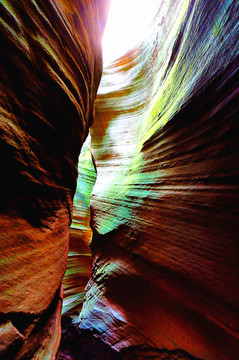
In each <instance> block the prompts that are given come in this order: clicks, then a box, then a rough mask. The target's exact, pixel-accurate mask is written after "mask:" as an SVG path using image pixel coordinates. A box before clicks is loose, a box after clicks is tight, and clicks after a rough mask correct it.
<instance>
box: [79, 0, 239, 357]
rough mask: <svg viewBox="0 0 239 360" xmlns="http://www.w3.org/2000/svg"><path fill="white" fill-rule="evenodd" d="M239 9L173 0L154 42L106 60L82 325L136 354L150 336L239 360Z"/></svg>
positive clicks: (165, 4)
mask: <svg viewBox="0 0 239 360" xmlns="http://www.w3.org/2000/svg"><path fill="white" fill-rule="evenodd" d="M238 14H239V7H238V2H236V1H231V0H229V1H209V0H208V1H194V0H189V1H181V0H177V1H173V0H172V1H170V0H169V1H159V12H158V14H157V15H156V17H155V20H154V22H153V24H152V26H151V27H150V28H149V29H148V33H147V34H145V40H144V41H143V42H142V44H141V45H140V46H139V47H138V48H136V49H134V50H132V51H131V52H129V53H128V54H126V55H125V56H124V57H123V58H121V59H119V60H117V61H115V63H113V64H112V65H111V66H109V67H108V68H106V69H105V71H104V76H103V78H102V85H101V88H100V92H99V95H98V99H97V104H96V120H95V122H94V125H93V127H92V130H91V136H92V150H93V155H94V158H95V162H96V167H97V181H96V185H95V187H94V190H93V195H92V199H91V205H92V228H93V239H92V241H91V248H92V254H93V268H92V276H91V279H90V281H89V282H88V285H87V287H86V296H85V302H84V306H83V310H82V313H81V315H80V318H79V329H80V331H81V332H84V331H90V332H91V334H93V336H95V338H97V339H100V340H102V341H103V342H104V343H105V344H107V345H108V346H110V347H111V348H112V349H114V350H116V351H120V350H122V349H125V348H127V347H128V346H134V347H135V349H136V352H135V353H134V352H133V351H132V353H131V355H132V356H131V357H130V355H129V356H128V357H127V356H126V357H125V358H134V359H143V358H148V357H147V351H146V352H145V354H146V355H145V357H144V355H143V354H144V352H143V350H142V351H141V352H140V351H139V352H138V353H137V349H138V348H137V346H141V345H142V344H147V346H149V347H152V348H154V349H155V348H158V349H163V348H166V349H168V350H174V349H182V350H184V351H186V352H187V353H188V354H191V355H192V356H194V357H197V358H201V359H207V360H236V359H238V351H239V345H238V344H239V341H238V340H239V338H238V337H239V334H238V328H239V321H238V319H239V309H238V304H239V292H238V279H239V277H238V275H239V273H238V232H239V222H238V200H239V198H238V183H239V177H238V176H239V153H238V141H239V131H238V130H239V129H238ZM133 349H134V348H133ZM122 351H123V350H122ZM137 354H139V355H137ZM140 354H141V355H140ZM149 354H150V351H149ZM152 356H153V355H152ZM155 356H156V355H155ZM165 356H166V355H165ZM150 358H152V357H150ZM154 358H160V357H159V355H158V357H157V356H156V357H154ZM172 358H173V356H172ZM179 358H180V357H179Z"/></svg>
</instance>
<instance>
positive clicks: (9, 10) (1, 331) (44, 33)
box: [0, 0, 108, 359]
mask: <svg viewBox="0 0 239 360" xmlns="http://www.w3.org/2000/svg"><path fill="white" fill-rule="evenodd" d="M107 4H108V1H101V0H98V1H93V0H92V1H91V0H89V1H88V0H87V1H73V0H72V1H67V2H66V1H63V0H62V1H56V0H47V1H46V0H44V1H42V0H27V1H25V0H20V1H11V0H9V1H8V0H7V1H1V2H0V16H1V19H0V20H1V21H0V43H1V59H0V82H1V84H0V89H1V90H0V111H1V122H0V139H1V141H0V151H1V165H0V167H1V181H2V183H1V187H0V198H1V204H0V211H1V216H0V229H1V242H0V254H1V267H0V279H1V293H0V324H1V325H0V336H1V341H0V342H1V346H0V357H1V358H4V357H5V358H6V359H10V358H12V357H14V358H16V359H25V358H28V359H30V358H33V357H34V358H37V359H54V358H55V355H56V351H57V348H58V345H59V341H60V324H59V322H60V314H61V302H62V294H61V290H60V289H61V283H62V277H63V274H64V272H65V268H66V262H67V252H68V237H69V225H70V222H71V218H72V199H73V195H74V192H75V187H76V178H77V162H78V156H79V152H80V149H81V146H82V143H83V141H84V140H85V138H86V136H87V134H88V129H89V126H90V125H91V123H92V121H93V116H94V111H93V107H94V99H95V96H96V91H97V88H98V85H99V81H100V76H101V65H102V64H101V49H100V38H101V36H102V30H103V26H104V23H105V16H106V10H107ZM2 339H3V342H2Z"/></svg>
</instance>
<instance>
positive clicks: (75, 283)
mask: <svg viewBox="0 0 239 360" xmlns="http://www.w3.org/2000/svg"><path fill="white" fill-rule="evenodd" d="M95 180H96V169H95V167H94V163H93V160H92V155H91V149H90V136H88V138H87V139H86V141H85V142H84V144H83V146H82V149H81V154H80V156H79V162H78V178H77V187H76V193H75V196H74V200H73V219H72V224H71V227H70V238H69V253H68V262H67V269H66V272H65V275H64V278H63V290H64V291H63V309H62V313H63V315H67V316H68V315H71V317H73V318H74V317H75V316H78V315H79V313H80V311H81V308H82V303H83V300H84V291H85V286H86V283H87V282H88V280H89V278H90V273H91V251H90V248H89V241H90V239H91V236H92V231H91V228H90V195H91V192H92V189H93V186H94V184H95Z"/></svg>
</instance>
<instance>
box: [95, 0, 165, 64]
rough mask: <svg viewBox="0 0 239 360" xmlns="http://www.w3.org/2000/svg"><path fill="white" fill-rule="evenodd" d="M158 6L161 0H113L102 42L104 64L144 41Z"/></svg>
mask: <svg viewBox="0 0 239 360" xmlns="http://www.w3.org/2000/svg"><path fill="white" fill-rule="evenodd" d="M158 7H159V0H112V3H111V7H110V11H109V16H108V21H107V25H106V29H105V33H104V37H103V42H102V45H103V60H104V66H106V65H108V64H110V63H111V62H113V61H114V60H116V59H118V58H119V57H121V56H123V55H124V54H125V53H127V51H129V50H130V49H132V48H134V47H135V46H136V45H137V44H138V43H140V42H141V41H142V38H143V36H144V31H145V30H146V29H147V27H148V26H149V25H150V23H151V22H152V20H153V18H154V16H155V15H156V12H157V10H158Z"/></svg>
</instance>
